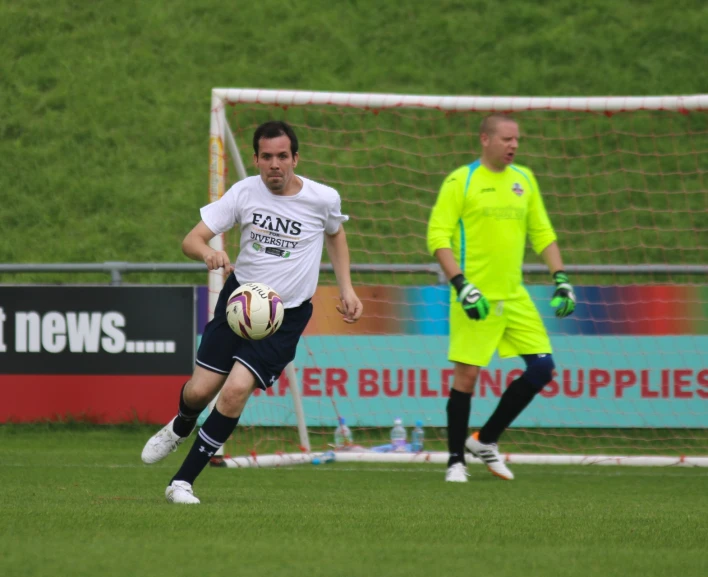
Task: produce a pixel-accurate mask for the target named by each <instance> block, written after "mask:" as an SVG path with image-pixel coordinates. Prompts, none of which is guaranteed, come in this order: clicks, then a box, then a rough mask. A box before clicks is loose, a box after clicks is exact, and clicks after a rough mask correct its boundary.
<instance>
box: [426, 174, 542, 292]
mask: <svg viewBox="0 0 708 577" xmlns="http://www.w3.org/2000/svg"><path fill="white" fill-rule="evenodd" d="M527 234H528V236H529V239H530V240H531V245H532V247H533V249H534V251H535V252H536V253H537V254H538V253H540V252H541V251H543V249H545V248H546V247H547V246H548V245H549V244H551V243H552V242H553V241H554V240H556V234H555V232H554V230H553V227H552V226H551V222H550V220H549V219H548V214H547V213H546V208H545V207H544V205H543V199H542V198H541V192H540V191H539V189H538V184H537V183H536V178H535V177H534V175H533V172H531V170H530V169H528V168H526V167H524V166H519V165H515V164H512V165H509V166H507V167H506V168H505V169H504V171H502V172H492V171H491V170H489V169H487V168H486V167H485V166H484V165H483V164H482V163H481V162H480V161H479V160H478V161H476V162H473V163H472V164H470V165H468V166H462V167H460V168H458V169H457V170H455V171H454V172H452V173H451V174H450V175H448V177H447V178H446V179H445V181H444V182H443V184H442V186H441V187H440V192H439V194H438V198H437V201H436V202H435V206H434V207H433V210H432V213H431V215H430V221H429V222H428V250H429V251H430V253H431V254H433V255H434V254H435V251H436V250H438V249H440V248H449V249H452V251H453V254H454V255H455V258H456V259H457V262H458V263H459V264H460V268H461V269H462V272H463V273H464V275H465V277H466V278H467V280H469V281H470V282H471V283H474V284H475V285H476V286H477V288H479V290H480V291H481V292H482V294H483V295H484V296H486V297H487V299H489V300H506V299H513V298H516V297H518V296H521V294H522V292H523V290H524V289H523V284H522V281H523V279H522V271H521V267H522V264H523V260H524V251H525V247H526V235H527Z"/></svg>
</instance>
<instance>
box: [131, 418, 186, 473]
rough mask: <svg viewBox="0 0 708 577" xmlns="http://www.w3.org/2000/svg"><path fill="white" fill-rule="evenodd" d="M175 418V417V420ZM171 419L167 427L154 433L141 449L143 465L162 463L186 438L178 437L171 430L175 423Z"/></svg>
mask: <svg viewBox="0 0 708 577" xmlns="http://www.w3.org/2000/svg"><path fill="white" fill-rule="evenodd" d="M176 418H177V417H175V419H176ZM175 419H172V420H171V421H170V422H169V423H167V425H165V426H164V427H163V428H162V429H160V430H159V431H158V432H157V433H155V434H154V435H153V436H152V437H150V439H149V440H148V442H147V443H145V447H143V454H142V455H141V458H142V460H143V463H147V464H148V465H151V464H152V463H157V462H158V461H162V459H164V458H165V457H166V456H167V455H169V454H170V453H172V452H173V451H176V450H177V447H179V446H180V445H181V444H182V443H184V441H185V440H186V439H187V437H180V436H178V435H177V433H175V432H174V431H173V430H172V423H174V422H175Z"/></svg>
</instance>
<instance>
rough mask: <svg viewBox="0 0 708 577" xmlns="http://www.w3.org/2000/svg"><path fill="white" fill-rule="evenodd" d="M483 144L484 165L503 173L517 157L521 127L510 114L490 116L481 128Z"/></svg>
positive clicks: (480, 133) (480, 135) (480, 137)
mask: <svg viewBox="0 0 708 577" xmlns="http://www.w3.org/2000/svg"><path fill="white" fill-rule="evenodd" d="M479 140H480V142H481V143H482V164H483V165H484V166H486V167H487V168H488V169H489V170H492V171H494V172H501V171H503V170H505V169H506V167H507V166H509V165H510V164H511V163H512V162H513V161H514V157H515V156H516V149H517V148H518V147H519V125H518V124H517V123H516V120H514V119H513V118H512V117H511V116H509V115H508V114H496V113H495V114H490V115H489V116H487V117H486V118H485V119H484V120H483V121H482V125H481V126H480V127H479Z"/></svg>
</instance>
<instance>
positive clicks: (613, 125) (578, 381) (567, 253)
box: [223, 103, 708, 454]
mask: <svg viewBox="0 0 708 577" xmlns="http://www.w3.org/2000/svg"><path fill="white" fill-rule="evenodd" d="M484 114H485V113H484V112H478V111H466V112H452V113H450V112H445V111H442V110H437V109H426V108H417V109H398V108H395V109H382V110H371V109H359V108H354V107H339V106H290V107H287V106H286V107H279V106H273V105H262V104H239V103H231V104H230V105H229V106H228V109H227V118H228V123H229V126H230V127H231V130H232V132H233V135H234V138H235V141H236V144H237V147H238V149H239V151H240V154H241V157H242V158H243V161H244V164H245V165H246V167H247V170H248V174H249V175H254V174H257V172H256V171H255V169H253V167H252V161H251V159H252V156H253V149H252V142H251V140H252V135H253V131H254V130H255V128H256V127H257V126H258V125H259V124H260V123H262V122H265V121H266V120H271V119H282V120H285V121H287V122H288V123H289V124H291V125H292V126H293V128H294V129H295V131H296V133H297V135H298V138H299V142H300V161H299V165H298V169H297V173H298V174H300V175H302V176H305V177H308V178H311V179H313V180H317V181H320V182H323V183H325V184H327V185H330V186H332V187H334V188H336V189H337V190H338V191H339V192H340V194H341V196H342V204H343V211H344V212H345V213H347V214H349V215H350V217H351V220H350V221H349V222H348V223H347V224H346V231H347V238H348V241H349V246H350V251H351V258H352V263H354V264H355V265H386V266H385V267H383V266H379V267H378V268H376V267H371V268H372V270H368V271H355V272H354V273H353V275H352V277H353V282H354V285H355V287H356V288H357V291H358V293H359V296H360V297H361V298H362V301H363V302H364V306H365V310H366V315H365V317H364V318H363V319H362V321H361V322H360V323H358V324H357V325H356V326H355V327H349V326H347V325H344V323H342V322H341V320H340V319H339V316H338V315H337V313H336V311H335V309H334V305H335V304H336V301H337V294H338V293H337V290H336V286H335V285H336V281H335V279H334V277H333V275H331V274H329V273H323V274H322V276H321V279H320V284H321V287H320V289H319V290H318V293H317V295H316V297H315V299H314V303H315V309H316V313H315V316H314V317H313V321H312V323H311V324H310V326H309V327H308V330H307V332H306V334H305V337H304V338H303V340H302V342H301V344H300V348H299V352H298V358H297V359H296V366H297V373H298V380H299V382H300V387H301V389H302V391H303V401H304V405H305V412H306V415H307V420H308V425H309V432H310V438H311V442H312V446H313V448H314V449H318V448H325V447H327V445H328V444H330V443H332V442H333V428H334V426H335V425H336V421H337V417H338V416H343V417H345V418H346V419H347V421H348V424H349V425H350V426H351V428H352V430H353V432H354V439H355V443H357V444H360V445H362V446H365V447H374V446H379V445H385V444H386V443H387V442H388V440H387V436H388V430H389V429H390V427H391V426H392V424H393V419H394V418H395V417H396V416H400V417H402V418H403V420H404V424H405V425H406V426H407V427H408V428H409V429H410V428H411V427H412V426H413V423H414V421H416V420H421V421H423V423H424V425H425V429H426V436H427V444H426V449H427V448H431V449H439V450H444V449H445V430H444V425H445V403H446V398H447V392H448V390H449V387H450V386H451V384H452V371H451V368H452V366H451V364H449V363H447V361H446V342H447V338H446V334H447V332H446V331H447V324H446V323H447V321H446V318H447V308H446V307H447V306H448V298H449V297H448V290H447V288H446V287H445V286H444V285H441V284H440V279H439V277H438V276H437V275H436V274H435V273H434V272H421V271H419V270H417V269H416V268H415V265H428V266H429V265H431V264H433V263H434V260H433V259H432V257H431V256H430V255H429V254H428V253H427V250H426V242H425V235H426V226H427V219H428V216H429V213H430V209H431V207H432V205H433V203H434V201H435V198H436V194H437V190H438V188H439V186H440V184H441V182H442V180H443V178H444V177H445V175H446V174H448V173H449V172H451V171H452V170H453V169H454V168H456V167H458V166H461V165H464V164H469V163H470V162H472V161H473V160H475V159H476V158H477V157H478V156H479V155H480V152H481V151H480V146H479V140H478V137H477V134H478V131H479V125H480V122H481V120H482V118H483V116H484ZM514 116H515V118H516V119H517V120H518V121H519V123H520V129H521V142H520V148H519V151H518V154H517V160H518V162H519V164H522V165H525V166H529V167H531V168H532V169H533V171H534V173H535V175H536V177H537V179H538V182H539V184H540V187H541V190H542V193H543V197H544V201H545V204H546V208H547V210H548V212H549V215H550V217H551V220H552V222H553V225H554V227H555V229H556V232H557V234H558V237H559V244H560V246H561V250H562V252H563V255H564V260H565V262H566V263H567V264H571V265H608V264H612V265H703V264H705V263H706V262H708V258H707V257H708V218H706V216H707V215H708V196H707V195H706V192H707V190H708V186H706V180H705V179H706V176H705V174H706V170H705V163H704V162H703V161H702V159H704V158H705V157H706V153H708V115H707V114H706V113H705V112H704V111H697V112H691V113H685V111H684V112H683V113H680V112H672V111H660V110H655V111H654V110H640V111H635V112H631V113H630V112H626V113H623V112H620V113H616V114H603V113H597V112H577V111H563V110H559V111H547V110H544V111H538V110H528V111H521V112H516V113H515V114H514ZM229 165H230V163H229V162H226V161H224V163H223V166H224V167H226V166H229ZM234 180H235V179H234V171H233V169H230V170H228V178H227V187H228V185H230V184H232V183H233V181H234ZM237 243H238V235H237V234H232V235H231V236H230V237H228V238H227V246H228V250H229V252H230V253H231V254H232V255H233V256H235V255H236V253H237V251H238V249H239V247H238V244H237ZM324 258H325V262H326V255H325V257H324ZM526 262H527V263H540V260H539V258H538V257H537V256H536V255H535V254H534V253H533V252H532V251H531V250H530V247H529V248H528V253H527V258H526ZM387 267H388V268H389V270H385V269H386V268H387ZM397 268H398V269H400V270H397ZM571 280H572V282H573V283H574V285H575V286H576V288H577V294H578V301H579V303H578V309H577V311H576V315H575V316H574V317H572V318H571V319H566V320H564V321H558V320H557V319H555V318H554V317H553V311H552V309H551V308H550V307H549V306H548V299H549V297H550V294H551V292H552V290H551V288H550V287H549V279H548V276H547V274H542V275H539V274H531V273H527V274H526V275H525V283H526V285H527V287H528V288H529V291H530V293H531V296H532V298H533V299H534V301H536V304H537V306H538V308H539V310H540V311H541V313H542V316H543V318H544V322H545V324H546V327H547V329H548V330H549V333H550V334H551V339H552V342H553V345H554V356H555V357H556V364H557V365H558V367H557V369H558V374H557V377H556V379H555V380H554V382H553V383H551V385H549V386H548V387H547V388H546V389H545V390H544V391H543V393H542V397H541V398H540V399H537V400H536V401H535V402H534V404H533V410H530V411H529V412H528V413H524V415H522V417H520V419H519V420H518V421H517V422H516V423H515V426H514V427H513V428H512V429H510V430H509V431H508V432H507V434H506V435H505V436H504V438H503V443H504V444H503V449H504V450H505V451H507V450H508V451H513V450H517V449H518V450H519V451H525V452H528V451H544V452H548V451H558V452H568V451H570V452H602V451H607V450H612V451H615V452H617V451H622V452H626V453H632V452H640V453H645V454H655V453H675V452H679V453H684V452H685V453H695V452H696V451H698V452H701V451H702V452H705V449H704V448H703V446H702V445H704V442H705V440H706V437H708V435H706V434H705V432H704V430H703V429H702V427H703V424H702V423H705V422H707V421H706V416H707V414H708V410H707V409H706V407H707V406H708V405H707V403H708V370H707V369H706V366H707V363H706V360H707V359H708V353H706V350H708V344H707V343H706V335H707V334H708V289H707V288H706V285H705V277H704V276H703V275H701V274H697V273H693V274H691V273H688V272H686V271H682V272H670V273H667V272H665V271H658V270H657V271H654V272H636V271H632V270H627V269H622V270H621V272H612V273H607V272H603V273H599V272H586V273H583V274H572V275H571ZM522 369H523V365H522V364H521V363H520V362H517V361H503V362H499V361H498V360H495V361H494V362H493V364H492V365H490V367H488V368H487V369H486V370H485V371H483V373H482V376H481V378H480V382H479V383H478V388H477V391H476V393H475V399H473V408H472V418H471V426H473V427H474V426H479V425H480V424H481V423H483V422H484V420H485V419H486V417H487V416H488V415H489V414H490V413H491V411H492V410H493V408H494V406H495V405H496V401H497V398H498V396H499V395H500V394H501V393H502V392H503V389H504V387H505V386H506V384H507V383H508V382H509V381H510V380H512V379H513V378H515V377H516V376H518V374H520V372H521V371H522ZM242 422H243V427H241V426H240V427H239V431H238V433H237V435H236V436H235V438H234V439H233V440H232V441H231V442H230V444H229V445H227V452H229V453H231V454H244V453H249V452H251V451H257V452H259V453H263V452H272V451H281V450H293V448H295V449H296V448H297V445H298V440H297V430H296V427H295V426H294V415H293V412H292V402H291V399H290V397H289V393H288V388H287V383H286V379H285V377H281V379H280V382H279V383H278V384H277V385H276V386H275V387H274V388H273V389H271V390H269V391H268V393H267V394H266V393H261V394H259V395H257V396H256V397H255V398H254V399H252V401H250V402H249V405H248V406H247V409H246V412H245V414H244V417H243V419H242Z"/></svg>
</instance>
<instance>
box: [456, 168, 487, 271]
mask: <svg viewBox="0 0 708 577" xmlns="http://www.w3.org/2000/svg"><path fill="white" fill-rule="evenodd" d="M480 166H482V161H481V160H475V161H474V162H473V163H472V164H470V165H469V169H470V170H469V172H468V173H467V180H466V181H465V193H464V196H463V198H467V189H468V188H469V187H470V180H471V179H472V173H473V172H474V171H475V170H477V169H478V168H479V167H480ZM465 252H466V246H465V223H464V222H462V218H461V217H460V268H461V269H462V274H465Z"/></svg>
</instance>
